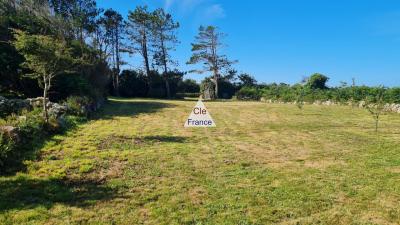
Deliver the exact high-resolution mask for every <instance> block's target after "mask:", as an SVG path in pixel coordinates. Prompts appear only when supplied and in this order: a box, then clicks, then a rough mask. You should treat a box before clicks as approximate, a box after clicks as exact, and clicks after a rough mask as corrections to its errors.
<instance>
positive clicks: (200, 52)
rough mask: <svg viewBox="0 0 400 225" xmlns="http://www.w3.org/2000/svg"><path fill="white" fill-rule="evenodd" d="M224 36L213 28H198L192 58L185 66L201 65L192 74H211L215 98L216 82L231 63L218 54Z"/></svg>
mask: <svg viewBox="0 0 400 225" xmlns="http://www.w3.org/2000/svg"><path fill="white" fill-rule="evenodd" d="M224 36H225V34H223V33H221V32H219V31H218V29H217V28H216V27H214V26H208V27H203V26H200V28H199V33H198V35H197V36H196V37H195V43H192V53H193V54H192V56H191V57H190V59H189V61H188V62H187V64H197V63H202V64H203V68H202V69H200V70H194V71H193V72H197V73H200V74H202V73H205V72H211V73H212V74H213V76H212V82H213V83H214V87H215V89H214V91H215V95H213V97H214V96H215V97H216V98H217V97H218V93H219V92H218V81H219V79H220V77H221V73H222V70H229V69H230V67H231V65H232V63H235V62H236V61H230V60H228V58H227V57H226V55H222V54H220V50H221V48H222V47H223V43H222V38H223V37H224Z"/></svg>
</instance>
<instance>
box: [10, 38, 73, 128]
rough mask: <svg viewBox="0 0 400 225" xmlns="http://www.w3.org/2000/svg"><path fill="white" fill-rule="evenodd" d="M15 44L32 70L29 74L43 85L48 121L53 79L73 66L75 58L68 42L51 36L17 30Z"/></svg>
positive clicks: (44, 104) (45, 113)
mask: <svg viewBox="0 0 400 225" xmlns="http://www.w3.org/2000/svg"><path fill="white" fill-rule="evenodd" d="M14 46H15V47H16V49H17V50H18V51H19V53H20V54H21V55H23V56H24V58H25V62H24V63H23V66H24V67H26V68H28V69H30V70H31V71H32V73H31V74H28V75H29V76H31V77H33V78H38V80H39V81H40V80H41V83H42V85H43V111H44V118H45V120H46V122H48V120H49V116H48V108H47V98H48V97H49V90H50V88H51V86H52V80H53V78H54V77H56V76H57V75H59V74H60V73H65V72H67V71H69V69H71V68H72V65H73V62H74V59H73V58H72V57H71V52H70V49H69V48H68V47H67V45H66V43H64V42H62V41H60V40H57V39H55V38H53V37H51V36H44V35H29V34H27V33H25V32H23V31H18V30H16V31H15V42H14Z"/></svg>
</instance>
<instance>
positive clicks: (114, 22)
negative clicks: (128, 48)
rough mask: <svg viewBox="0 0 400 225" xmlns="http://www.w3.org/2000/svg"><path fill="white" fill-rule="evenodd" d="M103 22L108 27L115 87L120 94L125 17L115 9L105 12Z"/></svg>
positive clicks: (107, 34) (108, 41)
mask: <svg viewBox="0 0 400 225" xmlns="http://www.w3.org/2000/svg"><path fill="white" fill-rule="evenodd" d="M102 23H103V24H104V26H105V29H106V37H107V43H108V44H109V45H111V64H112V67H113V87H114V91H115V94H116V95H119V73H120V66H121V65H122V64H123V61H122V60H121V54H120V52H121V43H122V33H123V29H124V27H123V18H122V16H121V14H119V13H118V12H117V11H115V10H113V9H107V10H106V11H105V12H104V17H103V19H102Z"/></svg>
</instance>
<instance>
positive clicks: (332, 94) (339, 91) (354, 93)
mask: <svg viewBox="0 0 400 225" xmlns="http://www.w3.org/2000/svg"><path fill="white" fill-rule="evenodd" d="M242 89H243V91H242ZM242 89H240V90H239V91H238V92H237V94H236V95H238V99H254V97H253V96H260V97H264V98H265V99H270V100H275V101H282V102H295V101H298V99H299V97H300V96H299V94H300V93H302V94H301V98H302V99H303V100H304V102H308V103H313V102H315V101H328V100H330V101H333V102H337V103H343V104H347V103H350V102H352V103H353V104H354V103H357V102H360V101H365V99H367V98H371V97H372V98H373V97H374V96H377V94H378V93H379V92H380V89H381V88H380V87H367V86H354V87H335V88H325V89H311V88H310V87H309V86H308V85H305V86H304V87H303V86H302V85H300V84H295V85H292V86H290V85H287V84H283V83H281V84H275V83H273V84H263V85H259V86H258V88H253V89H249V88H247V87H243V88H242ZM249 90H251V91H249ZM255 92H257V93H256V94H255ZM383 92H384V95H383V101H384V102H385V103H397V104H398V103H400V88H385V89H384V90H383ZM239 96H240V97H239Z"/></svg>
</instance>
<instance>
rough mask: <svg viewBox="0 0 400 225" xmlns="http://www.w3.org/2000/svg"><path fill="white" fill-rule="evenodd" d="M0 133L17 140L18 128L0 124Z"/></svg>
mask: <svg viewBox="0 0 400 225" xmlns="http://www.w3.org/2000/svg"><path fill="white" fill-rule="evenodd" d="M0 133H2V134H4V135H5V136H6V137H8V138H11V139H14V140H18V139H19V136H18V129H17V128H16V127H13V126H0Z"/></svg>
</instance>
